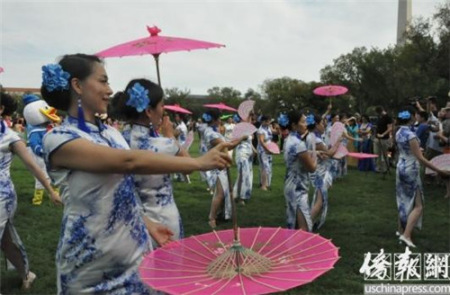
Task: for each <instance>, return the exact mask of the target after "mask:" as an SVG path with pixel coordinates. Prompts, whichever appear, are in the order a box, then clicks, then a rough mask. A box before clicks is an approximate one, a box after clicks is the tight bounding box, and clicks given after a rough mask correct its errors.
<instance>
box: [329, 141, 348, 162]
mask: <svg viewBox="0 0 450 295" xmlns="http://www.w3.org/2000/svg"><path fill="white" fill-rule="evenodd" d="M347 155H348V150H347V148H346V147H345V146H344V145H342V144H340V145H339V147H338V148H337V150H336V152H335V153H334V155H333V158H335V159H342V158H343V157H345V156H347Z"/></svg>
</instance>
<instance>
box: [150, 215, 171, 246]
mask: <svg viewBox="0 0 450 295" xmlns="http://www.w3.org/2000/svg"><path fill="white" fill-rule="evenodd" d="M146 226H147V230H148V232H149V233H150V235H151V236H152V238H153V239H154V240H155V241H156V242H157V243H158V245H160V246H164V245H166V244H168V243H170V242H171V241H172V236H173V232H172V231H171V230H170V229H169V228H168V227H167V226H165V225H163V224H161V223H157V222H152V221H147V222H146Z"/></svg>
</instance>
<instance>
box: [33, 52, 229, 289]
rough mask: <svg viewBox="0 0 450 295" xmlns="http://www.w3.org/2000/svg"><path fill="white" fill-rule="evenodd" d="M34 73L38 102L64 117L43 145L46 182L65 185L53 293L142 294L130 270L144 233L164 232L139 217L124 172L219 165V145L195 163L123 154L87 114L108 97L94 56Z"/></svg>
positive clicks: (164, 237) (145, 241) (110, 132)
mask: <svg viewBox="0 0 450 295" xmlns="http://www.w3.org/2000/svg"><path fill="white" fill-rule="evenodd" d="M42 69H43V84H42V87H41V94H42V97H43V98H44V99H45V100H46V101H47V103H48V104H49V105H50V106H53V107H55V108H57V109H60V110H64V111H66V112H67V118H66V119H65V120H64V121H63V122H62V124H61V126H58V127H55V128H53V129H52V130H51V131H49V132H48V133H47V134H46V135H45V137H44V141H43V142H44V152H45V155H46V157H45V161H46V165H47V167H48V170H49V171H50V176H51V179H52V180H55V182H56V184H59V183H65V185H66V186H67V187H66V188H65V189H63V190H62V192H63V193H62V198H63V201H64V205H65V206H64V213H63V220H62V229H61V236H60V240H59V244H58V248H57V254H56V266H57V287H58V294H83V293H105V294H112V293H114V294H132V293H139V294H149V293H150V292H151V290H150V289H149V288H148V287H147V286H146V285H144V283H143V282H142V281H141V280H140V278H139V275H138V272H137V267H138V265H139V263H140V261H141V259H142V257H143V256H144V254H145V253H146V252H148V251H150V250H151V243H150V237H149V233H150V234H151V236H152V237H153V238H154V239H155V240H156V241H157V242H158V243H159V244H165V243H167V242H168V241H170V238H171V235H172V232H171V231H170V230H169V229H168V228H167V227H165V226H161V225H158V224H156V223H154V222H152V221H151V220H149V219H148V218H145V217H144V216H142V213H141V210H140V208H139V206H138V201H137V195H136V193H135V184H134V179H133V177H132V176H131V174H166V173H172V172H183V173H189V172H192V171H194V170H210V169H214V168H224V167H226V166H227V165H230V159H229V158H228V156H227V154H226V153H225V152H221V151H220V149H222V148H225V147H226V145H220V146H218V147H217V148H216V149H214V150H212V151H210V152H209V153H208V154H206V155H204V156H202V157H200V158H197V159H193V158H189V157H173V156H168V155H164V154H155V153H153V152H150V151H144V150H129V147H128V144H127V142H126V141H125V140H124V138H123V137H122V135H121V134H120V133H119V132H118V131H117V130H116V129H115V128H112V127H110V126H107V125H103V124H101V122H100V121H99V120H98V119H96V117H95V114H96V113H98V114H103V113H106V112H107V107H108V104H109V100H110V95H111V94H112V90H111V88H110V87H109V83H108V76H107V74H106V71H105V68H104V66H103V63H102V61H101V60H100V59H99V58H98V57H97V56H93V55H85V54H74V55H65V56H64V57H63V58H62V59H61V60H60V61H59V63H58V64H50V65H47V66H44V67H43V68H42ZM138 96H139V99H137V101H138V102H139V101H141V100H144V101H145V100H146V99H150V98H149V97H148V96H147V95H146V94H145V91H144V95H142V93H141V94H139V95H138ZM143 109H144V108H143ZM143 109H142V110H143ZM137 110H138V111H139V109H137Z"/></svg>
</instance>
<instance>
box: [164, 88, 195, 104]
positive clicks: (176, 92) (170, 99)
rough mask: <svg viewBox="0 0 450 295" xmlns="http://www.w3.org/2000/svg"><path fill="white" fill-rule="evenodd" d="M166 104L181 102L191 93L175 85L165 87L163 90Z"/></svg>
mask: <svg viewBox="0 0 450 295" xmlns="http://www.w3.org/2000/svg"><path fill="white" fill-rule="evenodd" d="M164 92H165V94H166V103H167V104H181V103H182V102H183V101H185V100H186V98H187V97H188V96H189V94H190V93H191V91H190V90H188V89H185V90H180V89H178V88H177V87H174V88H167V89H166V90H165V91H164Z"/></svg>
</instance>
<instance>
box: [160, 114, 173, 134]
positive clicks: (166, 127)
mask: <svg viewBox="0 0 450 295" xmlns="http://www.w3.org/2000/svg"><path fill="white" fill-rule="evenodd" d="M161 132H162V134H163V135H164V137H169V138H175V133H174V131H173V124H172V122H171V121H170V118H169V116H164V117H163V119H162V122H161Z"/></svg>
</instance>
